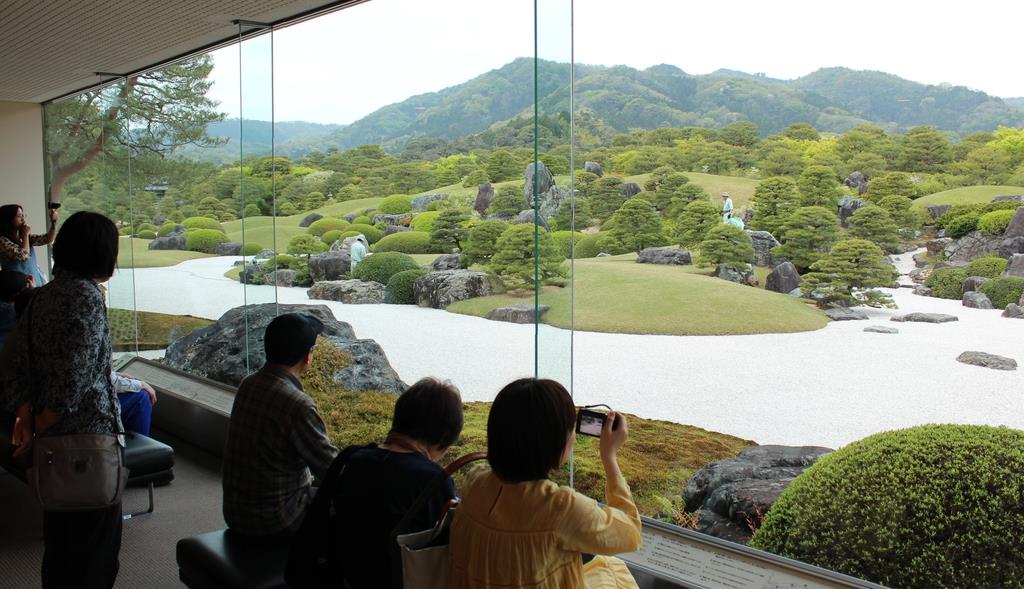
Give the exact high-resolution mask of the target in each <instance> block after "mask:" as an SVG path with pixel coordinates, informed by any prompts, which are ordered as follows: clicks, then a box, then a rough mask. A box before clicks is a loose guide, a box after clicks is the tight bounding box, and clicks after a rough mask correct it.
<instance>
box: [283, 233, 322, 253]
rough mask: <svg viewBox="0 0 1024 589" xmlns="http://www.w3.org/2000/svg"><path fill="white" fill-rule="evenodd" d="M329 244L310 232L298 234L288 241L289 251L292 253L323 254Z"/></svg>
mask: <svg viewBox="0 0 1024 589" xmlns="http://www.w3.org/2000/svg"><path fill="white" fill-rule="evenodd" d="M328 248H329V246H328V245H327V244H326V243H324V242H322V241H320V240H319V239H317V238H315V237H313V236H312V235H310V234H308V233H302V234H299V235H296V236H295V237H293V238H292V239H291V241H289V242H288V253H289V254H292V255H306V256H311V255H313V254H322V253H324V252H325V251H327V250H328Z"/></svg>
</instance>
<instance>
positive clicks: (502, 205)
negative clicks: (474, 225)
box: [487, 186, 527, 217]
mask: <svg viewBox="0 0 1024 589" xmlns="http://www.w3.org/2000/svg"><path fill="white" fill-rule="evenodd" d="M526 208H527V207H526V202H525V201H524V200H523V193H522V191H520V190H519V189H518V188H516V187H515V186H502V187H501V188H499V189H498V193H497V194H495V195H494V200H492V201H491V206H490V207H488V208H487V214H489V215H497V216H500V217H515V216H516V215H518V214H519V212H520V211H524V210H526Z"/></svg>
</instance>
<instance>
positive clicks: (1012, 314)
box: [1003, 303, 1024, 319]
mask: <svg viewBox="0 0 1024 589" xmlns="http://www.w3.org/2000/svg"><path fill="white" fill-rule="evenodd" d="M1003 317H1009V318H1011V319H1024V308H1021V306H1020V305H1018V304H1017V303H1010V304H1009V305H1006V310H1004V311H1003Z"/></svg>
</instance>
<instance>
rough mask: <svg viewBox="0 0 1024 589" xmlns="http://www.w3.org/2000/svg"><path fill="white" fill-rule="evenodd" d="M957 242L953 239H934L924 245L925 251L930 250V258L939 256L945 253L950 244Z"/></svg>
mask: <svg viewBox="0 0 1024 589" xmlns="http://www.w3.org/2000/svg"><path fill="white" fill-rule="evenodd" d="M954 241H956V240H955V239H953V238H952V237H939V238H938V239H932V240H930V241H928V242H927V243H925V244H924V247H925V249H927V250H928V255H929V256H937V255H939V254H941V253H942V252H944V251H945V250H946V248H947V247H948V246H949V244H951V243H953V242H954Z"/></svg>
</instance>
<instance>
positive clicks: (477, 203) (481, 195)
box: [473, 182, 494, 217]
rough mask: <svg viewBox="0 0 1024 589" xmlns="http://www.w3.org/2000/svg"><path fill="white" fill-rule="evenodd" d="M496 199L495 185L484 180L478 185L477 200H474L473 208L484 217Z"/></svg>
mask: <svg viewBox="0 0 1024 589" xmlns="http://www.w3.org/2000/svg"><path fill="white" fill-rule="evenodd" d="M492 200H494V186H491V183H490V182H484V183H483V184H480V185H479V186H477V187H476V200H474V201H473V210H474V211H476V212H477V213H480V216H481V217H483V216H484V215H486V214H487V209H488V208H489V207H490V206H491V201H492Z"/></svg>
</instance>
